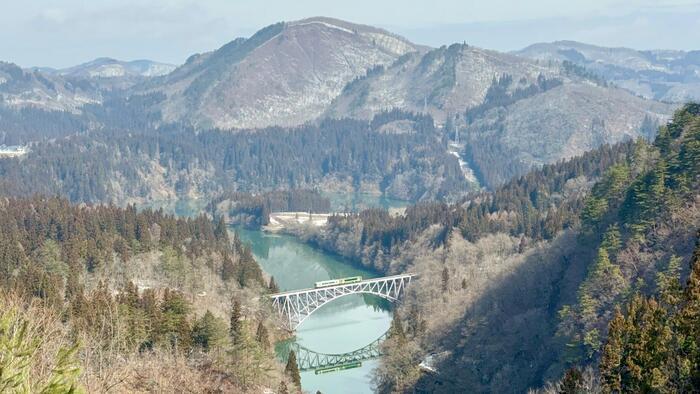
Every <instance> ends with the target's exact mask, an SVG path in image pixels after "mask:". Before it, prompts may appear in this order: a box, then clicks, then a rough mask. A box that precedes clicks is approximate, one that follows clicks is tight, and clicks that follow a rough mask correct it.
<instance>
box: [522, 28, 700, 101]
mask: <svg viewBox="0 0 700 394" xmlns="http://www.w3.org/2000/svg"><path fill="white" fill-rule="evenodd" d="M514 53H515V54H517V55H520V56H524V57H528V58H532V59H537V60H541V61H551V60H554V61H568V62H571V63H574V64H577V65H580V66H583V67H585V68H586V69H587V70H590V71H591V72H593V73H596V74H598V75H600V76H602V77H604V78H606V79H608V80H610V81H613V82H614V83H615V84H616V85H618V86H620V87H623V88H625V89H628V90H630V91H632V92H634V93H635V94H637V95H640V96H643V97H646V98H653V99H655V100H663V101H670V102H678V103H681V102H686V101H690V100H698V99H700V51H689V52H686V51H675V50H648V51H639V50H636V49H630V48H607V47H599V46H595V45H589V44H584V43H580V42H576V41H555V42H552V43H538V44H533V45H530V46H528V47H526V48H524V49H521V50H519V51H516V52H514Z"/></svg>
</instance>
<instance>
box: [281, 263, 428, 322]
mask: <svg viewBox="0 0 700 394" xmlns="http://www.w3.org/2000/svg"><path fill="white" fill-rule="evenodd" d="M413 277H415V275H414V274H402V275H394V276H386V277H383V278H373V279H367V280H363V281H360V282H356V283H348V284H342V285H332V286H326V287H319V288H315V289H303V290H294V291H286V292H283V293H276V294H271V295H270V298H272V306H273V308H274V310H275V311H276V312H277V313H278V314H279V315H280V317H282V320H283V321H284V324H285V326H286V327H285V328H286V329H288V330H289V331H294V330H296V329H297V327H299V325H300V324H301V323H302V322H304V320H306V319H307V318H308V317H309V316H311V314H312V313H314V312H315V311H317V310H318V309H319V308H320V307H322V306H323V305H325V304H327V303H329V302H331V301H333V300H335V299H338V298H340V297H344V296H346V295H350V294H374V295H376V296H379V297H382V298H385V299H387V300H389V301H391V302H395V301H397V300H398V299H399V297H401V295H402V294H403V292H404V289H405V288H406V286H408V285H409V284H410V283H411V278H413Z"/></svg>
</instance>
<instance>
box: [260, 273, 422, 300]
mask: <svg viewBox="0 0 700 394" xmlns="http://www.w3.org/2000/svg"><path fill="white" fill-rule="evenodd" d="M415 276H416V275H415V274H399V275H391V276H382V277H381V278H372V279H365V280H362V281H359V282H355V283H343V284H338V285H331V286H323V287H309V288H306V289H299V290H288V291H282V292H279V293H274V294H270V297H271V298H278V297H283V296H287V295H294V294H302V293H307V292H313V291H319V290H323V289H332V288H336V287H344V286H357V285H361V284H365V283H376V282H385V281H390V280H393V279H398V278H407V277H415Z"/></svg>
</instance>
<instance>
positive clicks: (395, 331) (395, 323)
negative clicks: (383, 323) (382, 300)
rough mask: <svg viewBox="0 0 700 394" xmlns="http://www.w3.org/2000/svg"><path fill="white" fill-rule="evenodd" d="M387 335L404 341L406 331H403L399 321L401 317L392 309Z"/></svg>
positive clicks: (401, 341) (400, 341)
mask: <svg viewBox="0 0 700 394" xmlns="http://www.w3.org/2000/svg"><path fill="white" fill-rule="evenodd" d="M389 337H390V338H395V339H396V340H397V341H398V342H399V343H403V342H405V341H406V333H405V332H404V329H403V323H401V317H400V316H399V313H398V311H394V316H393V317H392V319H391V326H390V327H389Z"/></svg>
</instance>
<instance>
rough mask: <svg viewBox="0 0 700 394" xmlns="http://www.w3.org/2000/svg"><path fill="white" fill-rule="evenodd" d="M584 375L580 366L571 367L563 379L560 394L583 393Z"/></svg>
mask: <svg viewBox="0 0 700 394" xmlns="http://www.w3.org/2000/svg"><path fill="white" fill-rule="evenodd" d="M583 393H584V390H583V375H582V374H581V371H579V369H578V368H576V367H572V368H569V369H568V370H567V371H566V373H565V374H564V379H562V381H561V384H560V387H559V394H583Z"/></svg>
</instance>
